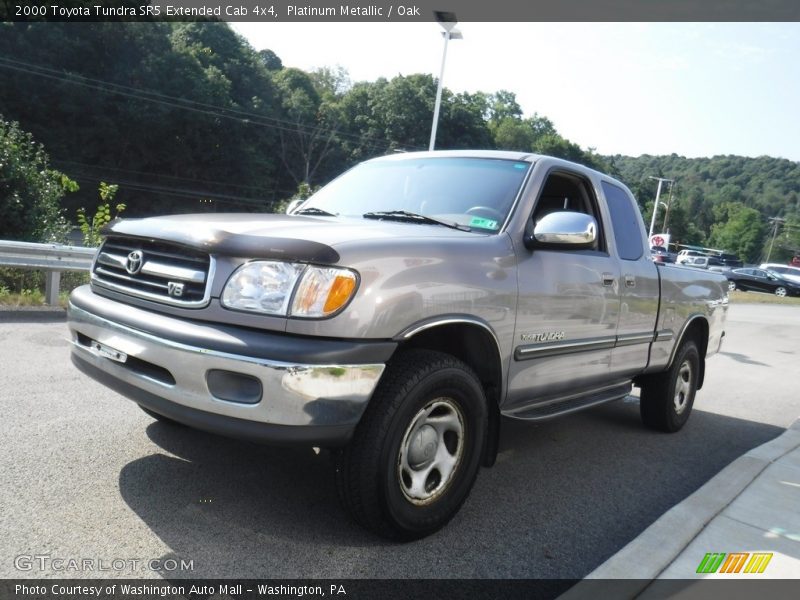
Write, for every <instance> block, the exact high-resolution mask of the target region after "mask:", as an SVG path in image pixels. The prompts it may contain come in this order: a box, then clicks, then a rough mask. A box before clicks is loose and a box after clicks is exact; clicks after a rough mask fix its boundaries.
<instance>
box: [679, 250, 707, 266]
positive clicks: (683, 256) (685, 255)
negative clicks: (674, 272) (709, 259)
mask: <svg viewBox="0 0 800 600" xmlns="http://www.w3.org/2000/svg"><path fill="white" fill-rule="evenodd" d="M700 256H708V254H704V253H703V252H700V251H699V250H681V251H680V252H678V256H677V258H676V259H675V263H676V264H679V265H682V264H684V263H686V262H689V261H690V259H694V258H697V257H700Z"/></svg>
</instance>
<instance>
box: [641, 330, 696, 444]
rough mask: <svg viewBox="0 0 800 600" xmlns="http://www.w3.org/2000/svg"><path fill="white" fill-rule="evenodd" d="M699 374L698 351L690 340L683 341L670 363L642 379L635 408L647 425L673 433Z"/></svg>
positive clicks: (686, 413)
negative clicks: (668, 365) (638, 399)
mask: <svg viewBox="0 0 800 600" xmlns="http://www.w3.org/2000/svg"><path fill="white" fill-rule="evenodd" d="M699 375H700V352H699V351H698V350H697V343H696V342H695V341H694V340H691V339H690V340H686V341H685V342H683V344H682V345H681V347H680V348H679V349H678V352H677V353H676V354H675V360H674V361H672V366H671V367H670V368H669V369H667V370H666V371H664V372H663V373H658V374H657V375H651V376H650V377H648V378H647V379H646V380H645V381H643V382H642V392H641V395H640V402H639V410H640V413H641V416H642V422H643V423H644V424H645V425H646V426H647V427H649V428H651V429H656V430H658V431H665V432H667V433H674V432H676V431H678V430H680V429H681V428H682V427H683V426H684V425H685V424H686V421H687V420H688V419H689V415H690V414H691V412H692V406H693V405H694V396H695V393H696V392H697V381H698V377H699Z"/></svg>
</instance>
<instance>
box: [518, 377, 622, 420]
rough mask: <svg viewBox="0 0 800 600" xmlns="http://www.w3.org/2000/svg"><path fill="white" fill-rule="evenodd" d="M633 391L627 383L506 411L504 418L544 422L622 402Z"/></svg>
mask: <svg viewBox="0 0 800 600" xmlns="http://www.w3.org/2000/svg"><path fill="white" fill-rule="evenodd" d="M631 389H633V383H632V382H630V381H626V382H624V383H620V384H616V385H613V386H611V387H607V388H604V389H601V390H595V391H594V392H591V393H589V394H582V395H572V396H566V397H564V398H557V399H555V400H550V401H548V402H545V403H543V404H535V405H532V406H525V407H522V408H518V409H515V410H513V411H508V412H506V411H504V412H503V416H504V417H511V418H512V419H520V420H523V421H544V420H546V419H552V418H553V417H560V416H561V415H566V414H569V413H573V412H577V411H579V410H583V409H584V408H590V407H592V406H597V405H598V404H604V403H606V402H612V401H614V400H621V399H622V398H624V397H625V396H627V395H628V394H630V393H631Z"/></svg>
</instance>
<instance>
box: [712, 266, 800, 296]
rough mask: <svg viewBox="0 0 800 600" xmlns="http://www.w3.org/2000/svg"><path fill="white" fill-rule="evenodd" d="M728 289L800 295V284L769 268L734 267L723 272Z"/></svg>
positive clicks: (779, 294)
mask: <svg viewBox="0 0 800 600" xmlns="http://www.w3.org/2000/svg"><path fill="white" fill-rule="evenodd" d="M723 275H725V277H726V278H727V279H728V289H729V290H730V291H733V290H742V291H743V292H766V293H768V294H775V295H776V296H800V284H798V283H795V282H793V281H789V280H788V279H785V278H784V277H781V276H780V275H778V274H777V273H773V272H772V271H768V270H767V269H733V270H731V271H727V272H725V273H723Z"/></svg>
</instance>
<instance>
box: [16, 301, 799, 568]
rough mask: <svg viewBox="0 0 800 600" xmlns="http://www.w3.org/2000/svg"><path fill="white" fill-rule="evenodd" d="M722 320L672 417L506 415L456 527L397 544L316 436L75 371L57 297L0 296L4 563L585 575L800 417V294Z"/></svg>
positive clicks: (627, 405)
mask: <svg viewBox="0 0 800 600" xmlns="http://www.w3.org/2000/svg"><path fill="white" fill-rule="evenodd" d="M727 331H728V335H727V337H726V338H725V344H724V346H723V353H722V354H721V355H719V356H717V357H715V358H713V359H712V360H711V361H709V364H708V371H707V377H706V385H705V387H704V389H703V390H702V391H701V392H700V393H699V395H698V397H697V400H696V403H695V412H694V414H693V415H692V418H691V420H690V421H689V424H688V425H687V426H686V428H685V429H684V430H683V431H682V432H680V433H679V434H676V435H667V434H658V433H653V432H650V431H647V430H645V429H644V428H642V426H641V425H640V422H639V414H638V412H639V411H638V400H637V399H636V398H634V397H629V398H628V399H626V400H625V401H621V402H616V403H613V404H610V405H606V406H602V407H599V408H596V409H593V410H590V411H587V412H583V413H579V414H577V415H574V416H570V417H566V418H562V419H559V420H555V421H550V422H547V423H544V424H539V425H529V424H524V423H517V422H510V421H509V422H505V423H504V424H503V439H502V442H501V454H500V457H499V459H498V463H497V465H496V466H495V467H494V468H492V469H484V470H482V472H481V473H480V475H479V477H478V481H477V483H476V486H475V488H474V490H473V492H472V495H471V497H470V498H469V500H468V501H467V503H466V504H465V506H464V507H463V509H462V510H461V512H460V513H459V514H458V515H457V516H456V518H455V519H454V520H453V521H452V522H451V523H450V525H449V526H448V527H446V528H445V529H444V530H443V531H441V532H439V533H438V534H436V535H434V536H432V537H430V538H427V539H424V540H421V541H418V542H414V543H411V544H405V545H393V544H389V543H386V542H384V541H382V540H380V539H377V538H375V537H373V536H372V535H370V534H368V533H365V532H363V531H362V530H360V529H358V528H357V527H356V526H355V525H353V524H352V523H351V522H350V521H349V520H348V518H347V516H346V515H345V513H344V512H343V511H342V510H341V509H340V508H339V506H338V503H337V500H336V495H335V490H334V484H333V477H332V474H331V470H330V468H329V467H330V465H329V459H330V457H329V456H328V455H327V454H326V453H325V452H322V453H320V454H319V455H317V454H315V453H314V452H313V451H312V450H311V449H308V450H294V449H274V448H266V447H260V446H255V445H251V444H248V443H241V442H237V441H232V440H228V439H224V438H220V437H215V436H212V435H209V434H205V433H201V432H196V431H192V430H189V429H185V428H178V427H171V426H168V425H164V424H161V423H157V422H154V421H153V420H152V419H150V418H149V417H148V416H146V415H145V414H144V413H142V412H141V411H140V410H139V409H138V408H137V407H136V406H135V405H134V404H133V403H131V402H129V401H127V400H124V399H122V398H121V397H118V396H116V395H115V394H113V393H111V392H109V391H107V390H106V389H105V388H103V387H102V386H100V385H98V384H96V383H94V382H92V381H90V380H88V379H87V378H85V377H84V376H82V375H81V374H80V373H78V371H77V370H76V369H74V367H73V366H72V365H71V363H70V361H69V357H68V350H69V349H68V343H67V341H66V336H67V331H66V326H65V324H64V321H63V317H62V316H61V313H60V312H19V311H10V310H6V311H4V310H2V309H0V404H1V405H2V410H3V418H2V422H3V427H2V430H3V435H2V436H1V437H0V456H2V459H1V460H0V480H2V482H3V485H2V486H0V506H2V510H0V531H2V532H3V536H2V538H0V577H87V576H90V577H96V576H113V577H118V576H126V575H127V576H130V575H133V576H136V577H160V576H165V577H170V578H172V577H219V578H222V577H248V578H310V577H320V578H362V577H368V578H412V577H413V578H449V577H470V578H472V577H475V578H500V577H513V578H517V577H519V578H579V577H582V576H584V575H586V574H588V573H589V572H590V571H592V570H593V569H594V568H595V567H596V566H598V565H599V564H601V563H602V562H603V561H604V560H605V559H607V558H608V557H609V556H611V555H612V554H614V553H615V552H616V551H617V550H618V549H620V548H621V547H622V546H624V545H625V544H626V543H627V542H629V541H630V540H631V539H633V538H634V537H636V536H637V535H638V534H639V533H640V532H641V531H642V530H644V529H645V528H646V527H647V526H648V525H650V524H651V523H652V522H653V521H654V520H656V519H657V518H658V517H659V516H660V515H661V514H663V513H664V512H665V511H666V510H667V509H669V508H670V507H671V506H673V505H674V504H676V503H677V502H679V501H681V500H682V499H683V498H685V497H686V496H688V495H689V494H690V493H692V492H693V491H694V490H696V489H697V488H698V487H700V486H701V485H702V484H703V483H705V482H706V481H707V480H708V479H709V478H710V477H712V476H713V475H714V474H716V473H717V472H718V471H719V470H721V469H722V468H723V467H724V466H725V465H727V464H728V463H730V462H731V461H733V460H734V459H735V458H737V457H738V456H740V455H741V454H743V453H745V452H746V451H748V450H749V449H751V448H753V447H755V446H758V445H760V444H762V443H764V442H766V441H768V440H770V439H772V438H774V437H776V436H777V435H779V434H780V433H781V432H782V431H783V430H784V428H786V427H788V426H789V425H790V424H791V423H792V422H793V421H794V420H795V419H796V418H797V417H798V416H800V394H798V393H797V381H796V373H797V361H798V358H799V355H800V352H798V350H799V349H800V342H799V340H800V307H795V306H775V305H746V304H740V305H733V306H731V308H730V312H729V319H728V326H727ZM32 556H47V557H49V559H46V560H42V559H32V560H25V559H24V558H23V560H20V558H19V557H32ZM59 558H60V559H66V560H69V559H78V560H79V561H81V560H83V559H88V560H90V561H94V562H92V563H87V564H93V565H95V571H93V572H85V571H80V570H77V571H76V570H66V571H64V570H57V569H54V568H53V562H52V561H53V559H59ZM150 560H155V561H157V563H153V564H152V565H149V566H147V565H146V564H142V563H146V562H147V561H150ZM113 561H117V562H116V563H114V562H113ZM120 561H122V562H120ZM133 561H140V562H137V563H136V565H135V566H132V565H133V564H134V563H133ZM171 561H174V562H171ZM180 561H185V562H191V565H192V568H191V569H189V568H187V569H185V570H180V569H176V570H168V569H167V568H166V567H165V565H167V566H170V567H171V566H172V565H174V564H178V565H180ZM123 563H124V566H122V568H119V569H117V568H114V565H116V566H121V565H123ZM100 565H105V566H106V567H111V568H107V570H104V571H97V570H96V569H97V568H98V567H99V566H100ZM149 567H153V569H154V570H150V568H149Z"/></svg>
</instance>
